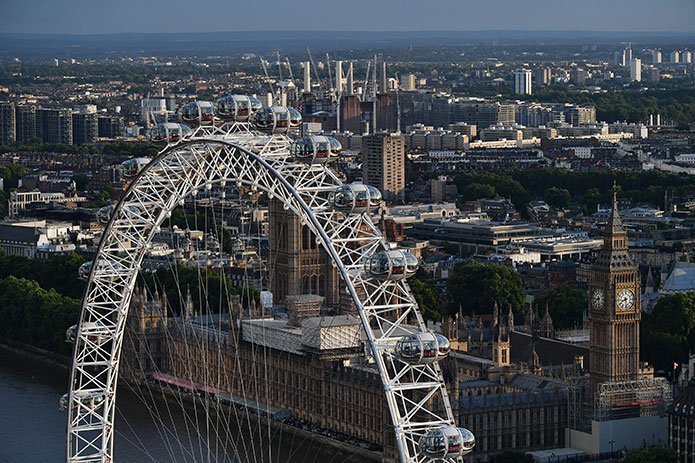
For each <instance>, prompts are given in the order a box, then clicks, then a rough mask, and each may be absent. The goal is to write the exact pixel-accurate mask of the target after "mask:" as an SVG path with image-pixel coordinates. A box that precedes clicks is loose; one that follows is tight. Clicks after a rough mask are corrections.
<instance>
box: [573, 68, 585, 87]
mask: <svg viewBox="0 0 695 463" xmlns="http://www.w3.org/2000/svg"><path fill="white" fill-rule="evenodd" d="M586 77H587V72H586V70H585V69H581V68H574V69H572V72H571V74H570V78H571V80H572V82H574V83H575V84H577V85H586Z"/></svg>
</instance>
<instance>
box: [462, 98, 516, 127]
mask: <svg viewBox="0 0 695 463" xmlns="http://www.w3.org/2000/svg"><path fill="white" fill-rule="evenodd" d="M449 114H450V118H449V123H456V122H466V123H468V124H475V125H476V127H477V128H478V130H482V129H487V128H488V127H490V126H491V125H496V124H502V125H511V124H514V122H515V121H516V105H514V104H501V103H470V102H457V101H455V102H453V103H452V104H451V105H450V107H449Z"/></svg>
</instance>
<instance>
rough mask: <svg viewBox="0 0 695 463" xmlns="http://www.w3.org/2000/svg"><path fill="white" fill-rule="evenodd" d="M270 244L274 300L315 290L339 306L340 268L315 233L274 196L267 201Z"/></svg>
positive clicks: (330, 304)
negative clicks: (317, 239)
mask: <svg viewBox="0 0 695 463" xmlns="http://www.w3.org/2000/svg"><path fill="white" fill-rule="evenodd" d="M268 221H269V232H270V233H269V237H268V244H269V247H270V259H269V262H270V263H269V268H270V282H271V283H270V284H271V288H270V290H271V292H272V293H273V299H274V302H279V303H283V302H285V300H286V298H287V296H299V295H301V294H316V295H319V296H323V297H325V298H326V300H325V303H326V305H328V306H338V305H339V304H340V295H339V289H338V273H337V269H336V268H334V267H333V265H332V264H331V259H330V257H329V256H328V254H327V253H326V251H325V250H324V249H323V248H322V247H321V245H319V244H317V243H316V237H315V236H314V234H313V233H312V232H311V230H309V227H306V226H303V225H302V222H301V220H300V219H299V217H298V216H297V215H296V214H295V213H293V212H292V211H287V210H285V208H284V207H283V204H282V201H279V200H277V199H271V200H270V203H269V205H268Z"/></svg>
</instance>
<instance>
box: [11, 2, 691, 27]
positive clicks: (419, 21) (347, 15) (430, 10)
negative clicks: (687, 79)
mask: <svg viewBox="0 0 695 463" xmlns="http://www.w3.org/2000/svg"><path fill="white" fill-rule="evenodd" d="M129 6H130V7H129ZM131 7H132V8H131ZM500 8H502V10H503V11H505V14H499V12H500ZM365 11H369V12H370V13H371V14H369V15H365V14H364V12H365ZM184 12H185V14H184ZM269 12H270V13H269ZM599 12H600V14H598V13H599ZM238 18H244V19H243V21H239V20H238ZM337 18H339V21H338V20H336V19H337ZM694 20H695V2H692V1H689V0H667V1H663V2H648V1H646V0H637V1H628V0H619V1H614V2H600V1H598V0H589V1H585V2H581V3H579V2H570V1H562V2H554V3H552V4H551V3H550V2H547V1H543V0H529V1H527V2H523V3H519V2H505V4H504V5H502V6H501V5H500V4H498V3H496V4H489V5H485V4H476V5H475V6H473V5H470V4H466V3H462V2H458V1H454V0H441V1H437V2H435V3H419V2H413V1H410V0H408V1H404V2H394V1H392V0H388V1H382V2H378V3H376V2H366V1H364V0H357V1H355V2H351V4H350V8H349V9H348V8H340V7H338V6H336V5H326V4H325V3H321V2H317V1H316V0H300V1H298V2H292V3H279V4H278V3H276V2H270V1H267V0H265V1H259V2H250V3H244V4H231V3H227V2H223V1H221V0H207V1H205V2H203V3H202V4H201V5H200V7H198V8H191V7H190V3H188V2H184V1H181V0H172V1H170V2H168V3H167V8H166V9H162V8H161V6H160V5H156V4H140V3H136V2H134V1H132V0H124V1H122V2H118V4H115V3H114V4H101V3H99V4H95V3H93V2H88V1H86V0H70V1H68V2H64V3H63V4H61V8H60V9H56V8H55V4H54V3H53V2H48V1H46V0H30V1H28V2H18V1H16V0H12V1H9V2H7V4H5V5H4V15H3V18H2V19H1V20H0V32H3V33H47V34H55V33H59V34H109V33H129V32H203V31H220V32H221V31H262V30H266V29H267V30H296V31H316V30H336V31H402V32H407V31H445V30H447V31H484V30H512V31H611V32H664V31H668V32H692V24H693V23H694V22H695V21H694Z"/></svg>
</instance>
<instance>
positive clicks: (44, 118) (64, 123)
mask: <svg viewBox="0 0 695 463" xmlns="http://www.w3.org/2000/svg"><path fill="white" fill-rule="evenodd" d="M36 136H37V138H40V139H41V140H42V141H43V142H44V143H62V144H64V145H72V111H70V110H69V109H45V108H39V109H37V110H36Z"/></svg>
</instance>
